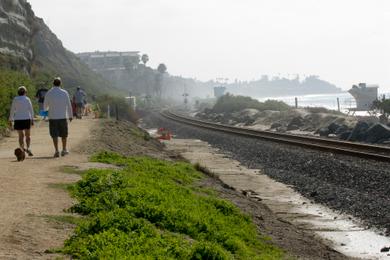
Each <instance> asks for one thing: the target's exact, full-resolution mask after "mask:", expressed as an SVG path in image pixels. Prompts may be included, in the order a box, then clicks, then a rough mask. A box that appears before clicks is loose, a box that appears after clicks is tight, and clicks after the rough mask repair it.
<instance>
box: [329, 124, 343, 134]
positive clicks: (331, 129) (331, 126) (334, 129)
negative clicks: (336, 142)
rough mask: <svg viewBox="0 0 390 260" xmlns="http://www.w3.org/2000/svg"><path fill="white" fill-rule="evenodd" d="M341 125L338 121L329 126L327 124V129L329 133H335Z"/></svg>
mask: <svg viewBox="0 0 390 260" xmlns="http://www.w3.org/2000/svg"><path fill="white" fill-rule="evenodd" d="M340 126H341V125H340V124H338V123H334V122H333V123H331V124H330V125H329V126H328V129H329V134H335V133H336V130H337V129H338V128H339V127H340Z"/></svg>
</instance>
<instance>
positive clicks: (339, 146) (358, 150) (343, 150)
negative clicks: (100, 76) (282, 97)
mask: <svg viewBox="0 0 390 260" xmlns="http://www.w3.org/2000/svg"><path fill="white" fill-rule="evenodd" d="M161 114H162V115H163V116H164V117H165V118H168V119H171V120H173V121H177V122H181V123H184V124H188V125H193V126H196V127H202V128H206V129H211V130H215V131H220V132H225V133H230V134H236V135H241V136H247V137H253V138H260V139H264V140H268V141H273V142H278V143H285V144H290V145H296V146H300V147H305V148H310V149H315V150H321V151H326V152H330V153H338V154H345V155H350V156H356V157H361V158H366V159H373V160H377V161H386V162H390V147H385V146H378V145H370V144H362V143H353V142H348V141H339V140H329V139H324V138H318V137H309V136H300V135H293V134H286V133H277V132H271V131H261V130H253V129H248V128H241V127H235V126H229V125H223V124H217V123H211V122H208V121H204V120H199V119H195V118H192V117H188V116H184V115H178V114H176V113H173V112H171V111H164V112H162V113H161Z"/></svg>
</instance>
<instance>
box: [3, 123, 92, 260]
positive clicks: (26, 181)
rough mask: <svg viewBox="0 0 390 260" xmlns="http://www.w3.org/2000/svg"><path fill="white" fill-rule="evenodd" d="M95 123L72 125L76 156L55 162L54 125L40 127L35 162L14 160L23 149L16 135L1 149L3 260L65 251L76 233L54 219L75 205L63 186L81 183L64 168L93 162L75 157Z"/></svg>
mask: <svg viewBox="0 0 390 260" xmlns="http://www.w3.org/2000/svg"><path fill="white" fill-rule="evenodd" d="M94 125H96V121H94V120H92V119H86V120H77V121H73V122H72V123H70V129H69V131H70V139H69V148H70V151H71V153H70V155H68V156H66V157H62V158H56V159H54V158H53V157H52V156H53V153H54V151H53V146H52V143H51V139H50V137H49V134H48V125H47V123H45V122H42V123H41V124H40V125H39V123H38V124H37V126H35V127H34V128H33V130H32V147H31V148H32V151H33V153H34V156H33V157H30V158H27V159H26V160H25V161H24V162H16V158H15V157H14V155H13V152H14V149H15V148H16V147H18V145H17V137H16V133H13V134H12V137H11V138H6V139H4V140H3V141H2V142H1V144H0V259H51V258H53V255H49V254H45V253H44V252H45V250H47V249H50V248H55V247H61V246H62V245H63V242H64V240H65V239H66V238H67V237H68V236H69V235H70V232H71V231H72V229H71V227H70V226H68V227H67V226H66V225H65V226H64V225H62V226H63V228H62V227H61V228H59V224H58V223H55V222H53V218H52V217H50V216H53V215H54V216H56V215H64V214H65V213H64V212H63V210H64V209H66V208H69V207H70V206H71V205H72V199H71V198H70V197H69V194H68V193H67V191H65V190H63V189H59V188H58V185H57V186H56V184H61V183H70V182H75V181H76V180H78V178H79V176H78V175H75V174H66V173H63V172H62V170H61V169H62V168H63V167H64V166H67V165H76V166H77V165H79V164H82V163H84V162H87V156H86V155H83V154H79V153H77V152H75V151H76V150H77V149H75V148H76V147H77V146H78V145H79V144H81V143H83V142H84V141H85V140H86V139H88V138H89V133H90V130H91V128H92V127H93V126H94Z"/></svg>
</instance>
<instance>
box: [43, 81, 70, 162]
mask: <svg viewBox="0 0 390 260" xmlns="http://www.w3.org/2000/svg"><path fill="white" fill-rule="evenodd" d="M44 109H45V110H49V130H50V136H51V137H52V138H53V144H54V149H55V153H54V157H59V156H60V152H59V150H58V138H59V137H61V141H62V151H61V156H65V155H67V154H69V152H68V150H67V148H66V145H67V138H68V121H67V120H68V119H69V121H72V119H73V111H72V104H71V103H70V98H69V94H68V92H67V91H66V90H64V89H62V88H61V79H60V78H55V79H54V81H53V87H52V88H51V89H50V90H49V91H48V92H47V93H46V96H45V101H44Z"/></svg>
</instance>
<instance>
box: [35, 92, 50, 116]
mask: <svg viewBox="0 0 390 260" xmlns="http://www.w3.org/2000/svg"><path fill="white" fill-rule="evenodd" d="M47 91H48V89H47V88H45V87H42V88H40V89H38V91H37V93H36V94H35V98H36V99H37V101H38V106H39V114H40V115H42V116H43V120H45V119H46V115H45V113H44V110H45V109H44V108H43V103H44V101H45V95H46V93H47Z"/></svg>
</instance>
